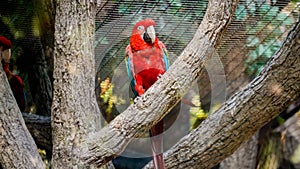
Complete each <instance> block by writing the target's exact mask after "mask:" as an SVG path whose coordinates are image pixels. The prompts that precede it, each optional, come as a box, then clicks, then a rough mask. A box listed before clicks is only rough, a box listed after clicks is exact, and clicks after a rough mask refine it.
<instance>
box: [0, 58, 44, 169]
mask: <svg viewBox="0 0 300 169" xmlns="http://www.w3.org/2000/svg"><path fill="white" fill-rule="evenodd" d="M0 147H1V149H0V163H1V165H2V167H3V168H45V166H44V163H43V161H42V159H41V157H40V155H39V154H38V150H37V147H36V145H35V143H34V141H33V139H32V137H31V135H30V133H29V132H28V130H27V128H26V126H25V123H24V120H23V118H22V114H21V112H20V110H19V108H18V105H17V102H16V100H15V99H14V96H13V93H12V91H11V90H10V86H9V83H8V81H7V78H6V74H5V72H4V71H3V69H2V64H1V63H0Z"/></svg>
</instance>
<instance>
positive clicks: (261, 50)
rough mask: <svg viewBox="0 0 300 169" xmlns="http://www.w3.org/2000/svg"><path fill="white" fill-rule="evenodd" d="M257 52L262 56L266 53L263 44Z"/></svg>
mask: <svg viewBox="0 0 300 169" xmlns="http://www.w3.org/2000/svg"><path fill="white" fill-rule="evenodd" d="M257 50H258V55H259V56H261V55H262V54H263V53H264V51H265V47H264V45H263V44H260V45H259V46H258V48H257Z"/></svg>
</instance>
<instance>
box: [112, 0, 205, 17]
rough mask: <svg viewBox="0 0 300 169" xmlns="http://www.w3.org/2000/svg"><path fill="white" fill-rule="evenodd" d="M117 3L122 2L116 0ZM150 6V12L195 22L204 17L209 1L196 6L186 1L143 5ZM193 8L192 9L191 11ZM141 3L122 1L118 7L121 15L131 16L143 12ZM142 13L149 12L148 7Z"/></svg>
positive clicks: (168, 0)
mask: <svg viewBox="0 0 300 169" xmlns="http://www.w3.org/2000/svg"><path fill="white" fill-rule="evenodd" d="M114 2H115V3H118V2H120V1H119V0H115V1H114ZM147 4H149V11H153V10H154V11H155V10H156V11H158V12H164V13H167V14H170V15H173V16H175V17H179V18H181V19H182V18H184V19H185V20H190V21H195V20H196V19H197V18H202V17H203V16H204V14H205V13H204V12H205V9H206V8H207V0H204V1H195V2H194V5H192V6H191V5H190V3H186V1H185V0H162V1H147V3H145V4H143V5H147ZM191 8H192V9H191ZM140 10H141V3H140V2H134V1H127V0H126V1H122V3H120V5H119V6H118V13H119V14H122V15H123V14H131V13H137V12H141V11H140ZM142 12H147V6H146V7H145V8H143V11H142Z"/></svg>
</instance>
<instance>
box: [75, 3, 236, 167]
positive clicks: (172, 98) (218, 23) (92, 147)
mask: <svg viewBox="0 0 300 169" xmlns="http://www.w3.org/2000/svg"><path fill="white" fill-rule="evenodd" d="M237 3H238V1H237V0H231V1H230V0H229V1H221V0H211V1H209V5H208V9H207V11H206V15H205V17H204V19H203V21H202V23H201V25H200V27H199V29H198V31H197V32H196V34H195V37H194V38H193V39H192V41H191V42H190V43H189V45H188V46H187V47H186V49H185V50H184V52H183V53H182V54H181V55H180V56H179V58H178V59H177V60H176V61H175V62H174V63H173V64H172V66H171V67H170V69H169V70H168V71H167V72H166V73H165V74H164V76H162V77H161V78H160V79H159V80H158V81H157V83H155V84H154V85H153V86H152V87H151V88H150V89H148V90H147V92H146V93H145V94H144V95H142V96H141V97H138V98H137V99H135V104H133V105H131V106H130V107H129V108H128V109H127V110H125V111H124V112H123V113H122V114H120V115H119V116H117V117H116V118H115V119H114V120H113V121H112V122H111V123H110V124H108V125H107V126H105V127H104V128H103V129H102V130H101V131H98V132H96V133H91V134H90V135H89V136H88V137H87V138H86V141H85V142H84V144H83V145H82V147H80V149H79V150H78V152H80V154H79V155H81V156H82V158H83V159H85V160H86V161H87V162H88V163H90V164H95V165H98V166H100V165H103V164H105V163H106V162H108V161H110V160H111V159H113V158H114V157H115V156H117V154H119V153H121V152H122V151H123V149H124V147H125V146H126V145H128V143H129V142H130V141H131V140H132V139H133V138H134V137H138V136H139V135H141V134H143V133H144V132H146V131H147V130H148V129H149V128H150V127H151V126H153V125H154V124H155V123H157V122H158V121H159V120H161V119H162V118H163V117H164V116H165V115H166V114H167V112H168V111H169V110H171V109H172V108H173V107H174V106H175V105H176V104H177V103H178V101H179V100H180V98H181V97H182V96H183V95H184V93H185V92H186V91H187V90H188V89H189V87H190V84H192V82H193V81H194V80H195V79H196V78H197V77H198V74H199V72H200V71H201V70H202V69H203V62H204V61H205V58H208V57H210V56H212V55H213V54H214V51H215V50H214V49H215V47H217V46H218V44H219V42H220V40H221V37H222V35H223V34H224V32H225V30H226V28H227V27H228V25H229V23H230V19H231V18H232V16H233V14H234V11H235V8H236V6H237Z"/></svg>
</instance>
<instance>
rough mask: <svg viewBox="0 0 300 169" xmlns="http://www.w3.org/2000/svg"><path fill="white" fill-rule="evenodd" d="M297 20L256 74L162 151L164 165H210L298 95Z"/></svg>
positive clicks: (299, 54)
mask: <svg viewBox="0 0 300 169" xmlns="http://www.w3.org/2000/svg"><path fill="white" fill-rule="evenodd" d="M299 20H300V17H299ZM299 20H298V22H297V23H296V25H295V27H294V28H293V29H292V30H291V31H290V33H289V35H288V37H287V39H286V41H285V43H284V44H283V46H282V47H281V48H280V50H279V51H277V53H276V54H275V55H274V56H273V57H272V58H271V60H270V61H269V63H268V64H267V65H266V67H265V69H264V70H263V71H262V72H261V73H260V75H259V76H258V77H257V78H255V79H254V80H253V81H252V82H251V83H250V84H248V85H247V86H246V87H244V88H243V89H242V90H241V91H239V92H238V93H236V94H235V95H234V96H232V97H231V98H230V99H229V100H228V101H226V102H225V103H224V104H223V105H222V106H221V108H220V109H219V110H218V111H217V112H216V113H214V114H212V115H210V116H209V117H208V118H207V119H206V120H205V121H204V122H202V123H201V125H200V126H199V127H198V128H197V129H195V130H194V131H192V132H191V133H190V134H188V135H187V136H185V137H184V138H183V139H181V140H180V141H179V142H178V143H177V144H176V145H175V146H174V147H172V148H171V149H170V150H169V151H168V152H167V153H166V154H165V163H166V167H167V168H185V167H186V168H211V167H213V166H214V165H216V164H217V163H218V162H220V161H222V160H223V159H224V158H225V157H227V156H229V155H230V154H232V153H233V152H234V151H235V150H236V149H237V148H238V147H239V146H240V145H241V144H242V143H243V142H245V141H247V140H248V139H249V138H250V137H251V136H252V135H253V134H254V133H255V132H256V131H257V130H258V129H259V128H261V127H262V126H263V125H265V124H266V123H268V122H269V121H270V120H272V119H273V118H274V117H275V116H277V115H278V114H280V112H282V111H283V110H285V109H286V108H287V107H288V106H289V105H290V104H291V103H292V102H293V101H294V100H295V99H296V98H298V97H299V96H300V83H299V77H300V23H299V22H300V21H299ZM211 157H214V158H211ZM151 167H152V163H151V164H148V166H146V167H145V168H151Z"/></svg>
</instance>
